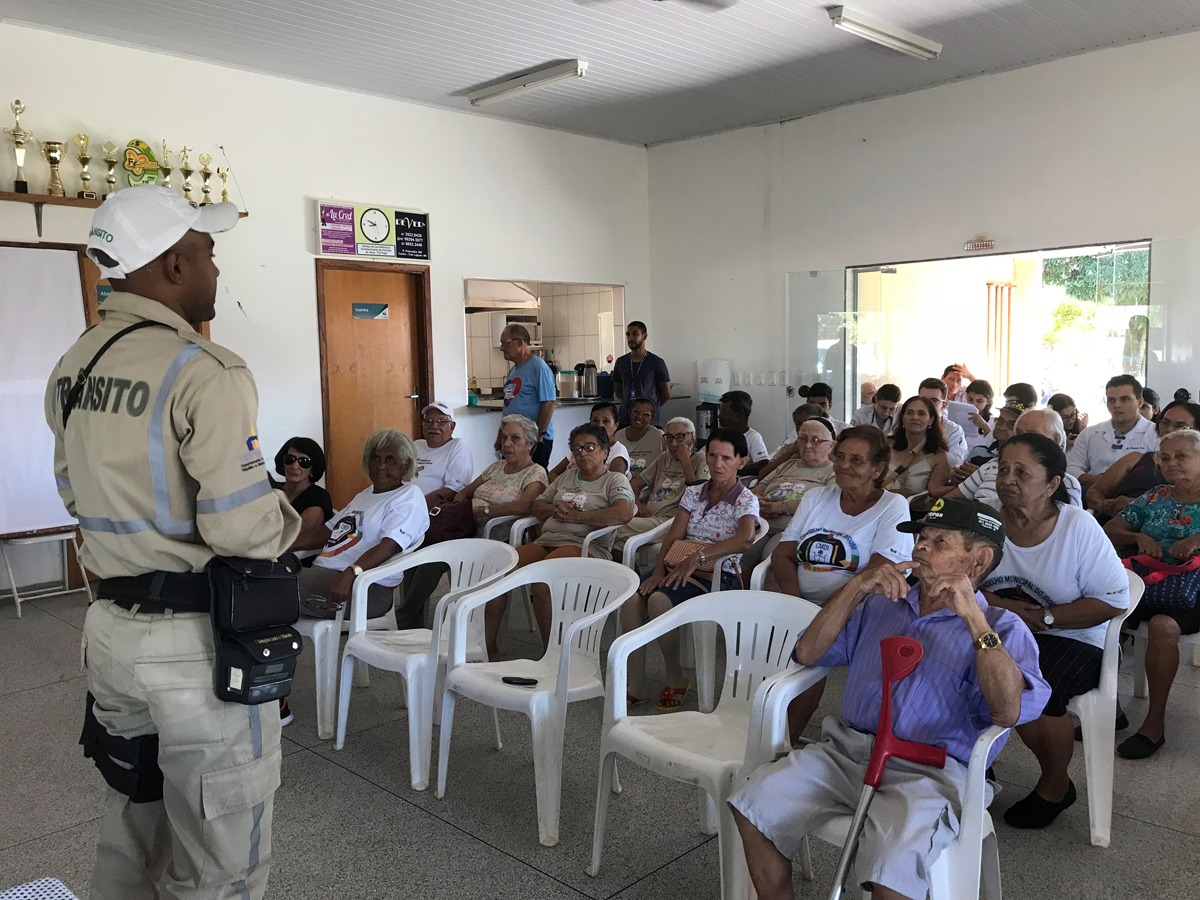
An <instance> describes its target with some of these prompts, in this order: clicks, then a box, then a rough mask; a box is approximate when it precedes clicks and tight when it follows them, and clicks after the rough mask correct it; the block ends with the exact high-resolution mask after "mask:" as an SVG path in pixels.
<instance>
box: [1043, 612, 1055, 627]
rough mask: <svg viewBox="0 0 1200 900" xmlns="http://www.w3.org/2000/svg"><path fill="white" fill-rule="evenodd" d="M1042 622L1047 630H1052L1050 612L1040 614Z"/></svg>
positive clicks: (1052, 620)
mask: <svg viewBox="0 0 1200 900" xmlns="http://www.w3.org/2000/svg"><path fill="white" fill-rule="evenodd" d="M1042 621H1043V622H1045V623H1046V627H1047V628H1053V627H1054V613H1052V612H1050V610H1046V611H1045V612H1044V613H1042Z"/></svg>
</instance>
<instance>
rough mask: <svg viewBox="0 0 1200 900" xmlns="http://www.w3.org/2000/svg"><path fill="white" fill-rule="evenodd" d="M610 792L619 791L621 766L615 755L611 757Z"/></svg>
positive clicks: (615, 792) (617, 792)
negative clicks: (611, 776)
mask: <svg viewBox="0 0 1200 900" xmlns="http://www.w3.org/2000/svg"><path fill="white" fill-rule="evenodd" d="M612 792H613V793H614V794H619V793H621V767H620V766H619V765H618V764H617V759H616V757H613V779H612Z"/></svg>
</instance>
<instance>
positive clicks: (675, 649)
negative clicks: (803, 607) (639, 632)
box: [621, 428, 758, 712]
mask: <svg viewBox="0 0 1200 900" xmlns="http://www.w3.org/2000/svg"><path fill="white" fill-rule="evenodd" d="M749 461H750V453H749V450H748V448H747V445H746V438H745V436H744V435H743V434H741V433H740V432H738V431H735V430H733V429H730V428H716V429H714V430H713V433H712V434H711V435H710V436H709V439H708V444H707V446H706V447H705V462H707V464H708V471H709V479H708V481H706V482H703V483H702V484H694V485H691V486H690V487H688V488H686V489H685V490H684V492H683V497H682V498H681V499H680V501H679V510H678V512H676V513H675V518H674V520H673V521H672V522H671V527H670V528H669V529H668V530H667V533H666V535H665V536H664V537H663V542H662V547H661V548H660V549H659V553H658V561H657V562H656V563H655V565H654V571H653V572H652V573H650V577H648V578H647V579H646V580H645V581H643V582H642V586H641V587H640V588H638V592H637V594H635V595H634V596H632V597H630V598H629V599H628V600H626V601H625V604H624V605H623V606H622V607H621V623H622V625H623V626H624V628H625V629H626V630H627V631H632V630H633V629H635V628H640V627H641V626H642V625H643V624H645V622H646V620H647V618H650V619H654V618H657V617H658V616H661V615H662V614H663V613H665V612H667V611H668V610H669V609H671V608H672V607H675V606H678V605H679V604H680V603H683V602H685V601H687V600H690V599H691V598H692V597H698V596H700V595H701V594H705V593H708V591H710V590H711V589H712V582H713V579H714V578H720V585H721V590H726V591H728V590H737V589H739V588H740V587H741V586H742V579H741V572H742V570H741V554H742V553H743V552H745V551H746V550H747V549H749V547H750V544H751V542H752V541H753V540H754V530H755V527H756V525H757V524H758V498H757V497H755V496H754V494H752V493H751V492H750V490H749V488H747V487H746V486H745V485H743V484H742V483H741V482H740V481H739V480H738V475H739V474H741V471H742V469H744V468H745V467H746V464H747V463H748V462H749ZM682 540H686V541H691V542H694V543H695V544H698V545H699V547H698V548H697V549H695V550H693V552H691V553H689V554H688V555H687V556H686V557H684V558H683V559H682V560H681V561H678V562H675V563H674V564H673V565H671V566H668V565H667V560H668V559H669V558H670V557H671V549H672V546H673V545H674V544H675V543H676V542H677V541H682ZM685 549H688V548H685ZM726 555H728V556H729V558H728V559H727V560H726V561H725V563H724V564H723V565H722V567H721V571H720V572H719V573H718V572H713V571H711V569H712V562H713V560H715V559H717V558H718V557H721V556H726ZM706 565H707V568H708V569H709V570H710V571H709V572H705V571H704V569H705V567H706ZM658 646H659V648H660V649H661V650H662V654H663V660H664V662H665V663H666V681H667V683H666V686H665V687H664V688H663V689H662V693H661V694H660V695H659V698H658V709H659V710H660V711H662V712H674V711H676V710H677V709H679V708H680V706H682V705H683V700H684V697H686V696H687V692H688V690H689V688H690V687H691V683H690V682H689V681H688V680H687V679H686V678H685V677H684V674H683V668H682V667H681V666H680V663H679V635H678V631H677V630H676V631H670V632H668V633H667V634H665V635H663V636H662V637H661V638H659V639H658ZM646 694H647V691H646V648H645V647H644V646H643V647H639V648H638V649H637V650H635V651H633V653H631V654H630V656H629V694H628V697H627V698H626V699H627V700H628V701H629V703H630V704H631V705H633V704H638V703H641V702H643V701H644V700H646Z"/></svg>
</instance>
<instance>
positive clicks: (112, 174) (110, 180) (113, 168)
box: [100, 141, 117, 200]
mask: <svg viewBox="0 0 1200 900" xmlns="http://www.w3.org/2000/svg"><path fill="white" fill-rule="evenodd" d="M100 149H101V150H103V151H104V165H105V166H106V167H107V168H108V174H107V175H105V176H104V183H105V184H106V185H108V188H107V189H106V190H105V192H104V198H105V199H106V200H107V199H108V198H109V197H111V196H112V195H113V191H115V190H116V189H117V157H116V156H115V155H114V154H115V153H116V152H117V145H116V144H114V143H113V142H112V141H105V142H104V145H103V146H102V147H101V148H100Z"/></svg>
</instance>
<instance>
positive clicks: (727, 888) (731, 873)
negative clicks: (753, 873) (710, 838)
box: [709, 797, 750, 900]
mask: <svg viewBox="0 0 1200 900" xmlns="http://www.w3.org/2000/svg"><path fill="white" fill-rule="evenodd" d="M709 800H710V802H711V803H713V804H714V805H716V806H719V807H720V808H721V816H720V829H719V830H718V831H717V855H718V857H719V859H720V861H721V900H749V897H750V869H749V868H748V867H747V865H746V853H745V851H744V850H743V849H742V839H741V836H740V835H739V834H738V830H737V823H736V822H734V820H733V813H732V811H730V809H729V804H728V803H726V802H724V801H723V800H720V799H718V798H712V797H710V798H709Z"/></svg>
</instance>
